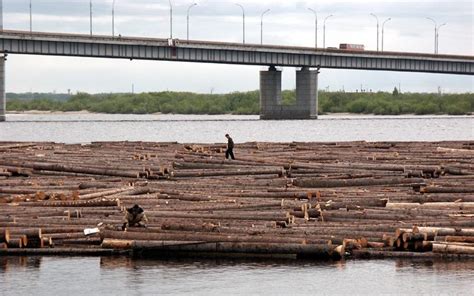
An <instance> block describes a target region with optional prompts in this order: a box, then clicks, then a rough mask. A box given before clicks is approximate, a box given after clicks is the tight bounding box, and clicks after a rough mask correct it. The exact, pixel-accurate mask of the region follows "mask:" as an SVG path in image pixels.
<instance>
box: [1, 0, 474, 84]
mask: <svg viewBox="0 0 474 296" xmlns="http://www.w3.org/2000/svg"><path fill="white" fill-rule="evenodd" d="M172 2H173V5H174V10H173V35H174V37H175V38H180V39H185V38H186V11H187V9H188V7H189V5H190V4H192V3H193V2H192V0H191V1H187V0H186V1H183V0H172ZM196 2H197V3H198V6H196V7H193V8H192V10H191V15H190V24H191V25H190V28H191V29H190V38H191V39H197V40H214V41H229V42H240V41H242V12H241V9H240V8H239V7H237V6H236V5H235V3H236V2H238V3H240V4H242V5H243V6H244V7H245V12H246V29H247V30H246V40H247V42H248V43H259V42H260V15H261V13H262V12H263V11H264V10H266V9H267V8H270V9H271V11H270V12H269V13H268V14H266V15H265V17H264V43H267V44H277V45H294V46H313V45H314V14H313V13H312V12H310V11H309V10H308V7H311V8H313V9H315V10H316V11H317V12H318V23H319V25H318V45H319V46H320V47H322V43H323V22H324V18H325V17H326V16H328V15H330V14H333V15H334V16H333V17H331V18H329V19H327V22H326V46H334V47H336V46H338V44H339V43H358V44H364V45H365V46H366V48H367V49H371V50H375V49H376V48H377V42H376V40H377V39H376V37H377V35H376V34H377V33H376V20H375V18H374V17H373V16H370V13H374V14H376V15H377V16H378V17H379V21H380V23H382V22H383V21H384V20H385V19H387V18H389V17H390V18H392V20H391V21H389V22H387V23H386V25H385V32H384V33H385V36H384V49H385V50H390V51H406V52H426V53H432V52H433V49H434V24H433V22H431V21H430V20H428V19H426V17H431V18H433V19H435V20H436V21H437V23H438V25H440V24H442V23H447V25H446V26H443V27H442V28H441V29H440V35H439V52H440V53H449V54H460V55H473V52H474V50H473V49H474V44H473V41H474V40H473V35H474V34H473V31H474V20H473V2H472V1H462V0H452V1H436V0H434V1H433V0H431V1H429V0H419V1H407V0H401V1H384V0H377V1H376V0H365V1H359V0H353V1H339V0H318V1H314V0H311V1H310V0H308V1H285V0H260V1H255V0H254V1H251V0H230V1H225V0H222V1H208V0H204V1H196ZM92 3H93V15H94V16H93V31H94V34H102V35H110V34H111V31H112V28H111V10H112V0H93V1H92ZM32 4H33V30H35V31H48V32H66V33H67V32H71V33H88V32H89V0H68V1H65V0H32ZM3 13H4V15H3V23H4V28H5V29H12V30H29V0H3ZM115 32H116V34H121V35H123V36H146V37H161V38H166V37H168V36H169V3H168V1H167V0H116V6H115ZM380 39H381V36H380ZM261 69H262V68H261V67H256V66H235V65H233V66H232V65H213V64H195V63H176V62H161V61H138V60H133V61H129V60H112V59H93V58H70V57H41V56H21V55H9V57H8V62H7V81H6V89H7V91H8V92H28V91H37V92H49V91H56V92H67V90H68V89H71V91H72V92H76V91H86V92H92V93H97V92H127V91H130V90H131V88H132V84H134V86H135V91H136V92H142V91H162V90H174V91H193V92H201V93H209V92H215V93H223V92H232V91H246V90H255V89H258V87H259V74H258V72H259V70H261ZM283 71H284V75H283V88H285V89H292V88H294V87H295V70H294V68H284V69H283ZM319 82H320V88H324V89H329V90H340V89H343V88H344V89H345V90H346V91H353V90H355V89H360V88H361V86H362V87H363V88H364V89H373V90H374V91H377V90H390V91H391V90H392V89H393V88H394V87H395V86H398V85H399V84H400V85H401V88H402V91H412V92H415V91H426V92H436V91H438V87H441V89H442V90H443V91H444V92H474V78H473V77H472V76H459V75H444V74H426V73H397V72H377V71H357V70H329V69H327V70H326V69H323V70H322V72H321V75H320V81H319Z"/></svg>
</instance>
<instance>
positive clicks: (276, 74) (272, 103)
mask: <svg viewBox="0 0 474 296" xmlns="http://www.w3.org/2000/svg"><path fill="white" fill-rule="evenodd" d="M280 113H281V71H278V70H277V69H276V68H275V67H273V66H271V67H270V68H269V69H268V71H260V119H279V118H278V117H279V115H280Z"/></svg>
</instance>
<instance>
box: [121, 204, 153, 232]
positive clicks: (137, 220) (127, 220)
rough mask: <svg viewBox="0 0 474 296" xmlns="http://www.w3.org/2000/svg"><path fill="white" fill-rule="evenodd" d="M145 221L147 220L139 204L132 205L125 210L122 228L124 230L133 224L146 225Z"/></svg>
mask: <svg viewBox="0 0 474 296" xmlns="http://www.w3.org/2000/svg"><path fill="white" fill-rule="evenodd" d="M142 222H143V223H142ZM145 222H148V218H147V217H146V215H145V211H144V210H143V209H142V208H141V207H140V206H139V205H134V206H133V207H131V208H129V209H127V210H126V211H125V217H124V223H123V225H122V230H126V229H127V228H128V227H133V226H135V225H136V226H138V227H146V224H145Z"/></svg>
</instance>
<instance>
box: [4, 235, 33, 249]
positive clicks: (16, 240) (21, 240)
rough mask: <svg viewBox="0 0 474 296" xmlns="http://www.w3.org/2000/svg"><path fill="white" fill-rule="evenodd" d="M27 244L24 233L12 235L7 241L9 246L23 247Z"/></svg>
mask: <svg viewBox="0 0 474 296" xmlns="http://www.w3.org/2000/svg"><path fill="white" fill-rule="evenodd" d="M27 244H28V239H27V237H26V235H20V236H14V237H12V238H10V240H9V241H8V244H7V245H8V247H9V248H24V247H26V246H27Z"/></svg>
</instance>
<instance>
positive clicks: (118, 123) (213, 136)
mask: <svg viewBox="0 0 474 296" xmlns="http://www.w3.org/2000/svg"><path fill="white" fill-rule="evenodd" d="M226 133H229V134H230V135H231V136H232V137H233V139H234V141H235V142H238V143H242V142H252V141H263V142H291V141H298V142H313V141H315V142H318V141H319V142H326V141H358V140H366V141H445V140H473V139H474V117H473V116H457V117H454V116H393V117H387V116H351V115H337V116H321V117H320V119H319V120H284V121H272V120H270V121H261V120H258V116H235V115H217V116H210V115H104V114H54V115H51V114H49V115H42V114H9V115H8V116H7V121H6V122H3V123H0V141H53V142H61V143H88V142H93V141H125V140H127V141H152V142H175V141H177V142H180V143H221V142H226V139H225V138H224V135H225V134H226Z"/></svg>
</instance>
